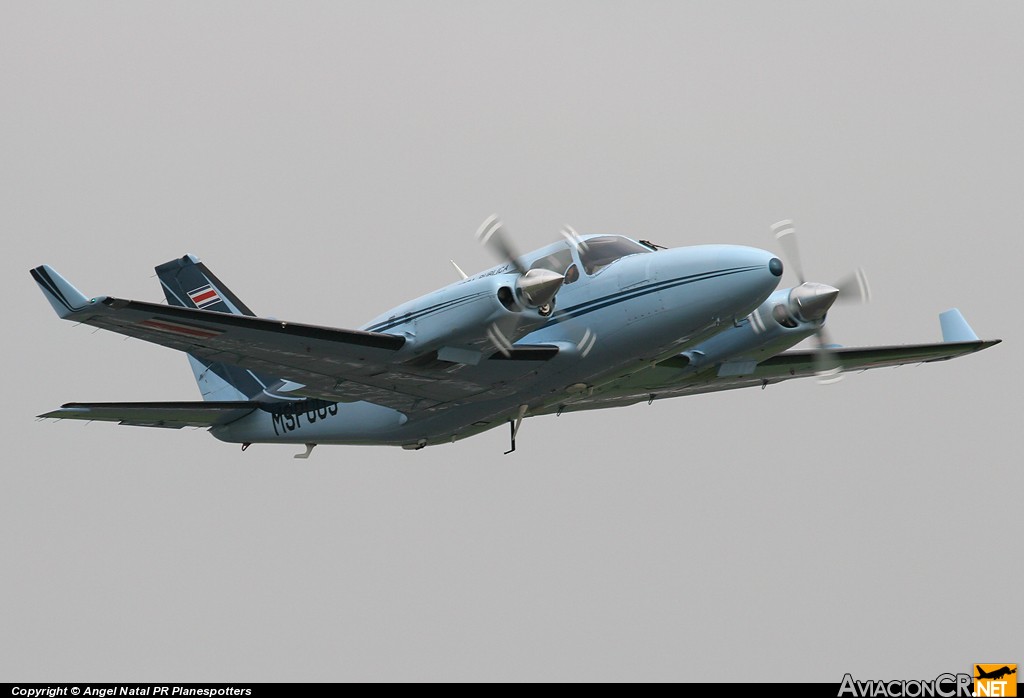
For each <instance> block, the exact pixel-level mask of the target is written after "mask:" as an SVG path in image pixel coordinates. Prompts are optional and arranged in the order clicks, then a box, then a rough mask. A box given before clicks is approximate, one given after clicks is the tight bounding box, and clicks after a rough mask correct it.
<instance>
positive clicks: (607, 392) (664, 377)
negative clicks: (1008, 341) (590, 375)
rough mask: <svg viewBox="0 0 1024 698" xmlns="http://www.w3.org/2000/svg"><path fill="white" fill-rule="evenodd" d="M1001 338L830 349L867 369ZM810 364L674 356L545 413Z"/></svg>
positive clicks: (843, 362)
mask: <svg viewBox="0 0 1024 698" xmlns="http://www.w3.org/2000/svg"><path fill="white" fill-rule="evenodd" d="M1000 341H1001V340H998V339H995V340H988V341H980V340H976V341H965V342H940V343H937V344H910V345H903V346H891V347H864V348H857V347H849V348H839V349H833V352H834V354H835V360H836V361H837V362H838V363H839V365H840V366H841V367H842V369H843V371H866V370H868V369H872V368H883V367H886V366H900V365H903V364H917V363H930V362H932V361H946V360H948V359H954V358H956V357H958V356H965V355H967V354H973V353H974V352H977V351H981V350H983V349H987V348H989V347H991V346H994V345H996V344H999V342H1000ZM815 368H816V366H815V362H814V352H813V351H790V352H784V353H782V354H778V355H776V356H773V357H771V358H769V359H766V360H764V361H762V362H761V363H759V364H757V366H756V367H755V368H754V370H753V371H752V372H751V373H748V374H746V375H742V376H721V377H720V376H718V367H717V366H713V367H710V368H707V369H705V370H703V371H700V372H697V373H694V372H693V371H692V369H689V370H688V369H687V362H686V360H685V359H681V358H679V357H673V358H671V359H668V360H666V361H663V362H661V363H659V364H658V365H657V366H655V367H653V368H651V369H648V370H646V371H642V372H640V373H637V374H634V375H632V376H628V377H626V378H623V379H620V380H618V381H615V382H613V383H609V384H608V385H605V386H601V387H599V388H597V389H595V390H594V392H593V394H591V395H584V396H582V397H580V398H578V399H576V400H574V401H572V402H566V403H565V404H561V405H553V406H551V407H550V408H548V409H546V410H544V412H556V411H573V410H594V409H601V408H604V407H620V406H624V405H632V404H635V403H637V402H641V401H648V400H660V399H662V398H669V397H681V396H683V395H698V394H700V393H711V392H716V391H720V390H734V389H736V388H750V387H753V386H762V387H763V386H767V385H771V384H773V383H781V382H782V381H787V380H791V379H793V378H807V377H810V376H814V375H815Z"/></svg>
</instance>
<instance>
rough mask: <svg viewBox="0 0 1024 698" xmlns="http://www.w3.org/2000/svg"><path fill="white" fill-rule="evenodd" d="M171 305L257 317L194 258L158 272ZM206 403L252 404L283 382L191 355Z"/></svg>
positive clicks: (177, 261)
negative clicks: (245, 402) (242, 402)
mask: <svg viewBox="0 0 1024 698" xmlns="http://www.w3.org/2000/svg"><path fill="white" fill-rule="evenodd" d="M156 274H157V276H158V277H159V278H160V285H161V286H162V287H163V289H164V295H165V296H166V297H167V303H168V304H169V305H176V306H179V307H183V308H198V309H199V310H210V311H213V312H218V313H230V314H232V315H249V316H251V317H255V316H256V314H255V313H254V312H252V311H251V310H250V309H249V307H248V306H247V305H246V304H245V303H243V302H242V300H241V299H240V298H239V297H238V296H236V295H235V294H234V293H232V292H231V290H230V289H229V288H228V287H227V286H225V285H224V284H223V282H221V280H220V279H218V278H217V277H216V276H214V275H213V272H211V271H210V270H209V269H207V268H206V265H205V264H203V263H202V262H200V261H199V260H198V259H197V258H196V257H194V256H193V255H190V254H188V255H185V256H184V257H181V258H180V259H173V260H171V261H170V262H166V263H164V264H161V265H160V266H158V267H157V268H156ZM188 360H189V363H190V364H191V365H192V372H193V373H194V374H195V377H196V383H198V384H199V392H200V393H202V396H203V400H207V401H212V402H225V401H235V400H252V399H254V398H256V397H257V396H258V395H260V394H262V393H263V391H264V390H265V389H266V388H267V387H268V386H270V385H272V384H274V383H278V382H279V380H278V379H277V378H274V377H272V376H266V375H263V374H260V373H257V372H255V371H249V370H247V369H244V368H240V367H238V366H233V365H231V364H225V363H220V362H212V361H206V360H205V359H201V358H199V357H197V356H193V355H192V354H189V355H188Z"/></svg>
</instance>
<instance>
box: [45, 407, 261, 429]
mask: <svg viewBox="0 0 1024 698" xmlns="http://www.w3.org/2000/svg"><path fill="white" fill-rule="evenodd" d="M258 406H259V403H256V402H245V401H239V402H69V403H67V404H66V405H62V406H61V408H60V409H58V410H53V411H52V412H47V413H46V414H41V415H39V416H40V417H45V418H48V419H84V420H87V421H93V420H96V421H101V422H118V423H119V424H125V425H128V426H137V427H163V428H166V429H181V428H182V427H215V426H219V425H221V424H227V423H229V422H233V421H235V420H236V419H240V418H242V417H244V416H245V415H247V414H249V413H250V412H252V411H253V410H254V409H256V408H257V407H258Z"/></svg>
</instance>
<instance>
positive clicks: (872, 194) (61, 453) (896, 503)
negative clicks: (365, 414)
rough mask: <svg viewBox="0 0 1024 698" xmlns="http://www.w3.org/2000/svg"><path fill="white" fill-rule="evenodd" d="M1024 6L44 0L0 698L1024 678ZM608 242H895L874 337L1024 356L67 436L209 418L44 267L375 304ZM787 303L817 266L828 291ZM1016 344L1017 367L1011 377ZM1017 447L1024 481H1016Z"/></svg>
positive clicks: (17, 166) (882, 272) (280, 312)
mask: <svg viewBox="0 0 1024 698" xmlns="http://www.w3.org/2000/svg"><path fill="white" fill-rule="evenodd" d="M1022 29H1024V5H1021V4H1020V3H1015V2H1005V3H993V2H989V3H984V2H981V3H936V2H913V3H912V2H899V3H893V2H874V3H871V2H858V3H853V2H850V3H826V2H782V3H755V2H745V3H736V2H715V3H710V2H707V3H692V2H674V3H661V2H642V3H607V2H579V3H572V2H562V3H501V4H495V3H481V2H465V3H454V2H431V3H397V2H390V3H354V2H350V3H254V2H238V3H230V2H219V3H213V4H211V3H157V2H123V3H117V2H106V3H57V4H53V3H42V2H31V3H29V2H9V1H8V2H3V3H2V4H0V94H2V96H3V97H2V99H3V102H2V104H3V106H2V108H0V216H2V226H3V230H4V236H5V238H4V239H5V240H6V242H7V244H6V247H5V253H4V255H3V256H2V259H0V264H2V266H3V278H4V279H5V281H4V285H3V289H4V293H5V295H6V297H7V298H8V299H9V300H11V301H12V302H11V303H9V304H8V305H9V309H8V318H7V319H8V323H7V334H6V337H7V339H6V341H5V342H4V349H3V351H4V359H5V363H6V365H7V367H8V373H9V375H8V377H7V384H8V387H10V388H11V390H10V391H8V395H9V397H8V399H7V401H6V406H5V407H4V408H3V420H2V424H3V427H2V428H3V436H4V441H5V444H6V453H7V455H6V457H5V458H4V467H3V468H0V491H2V492H4V494H5V504H4V506H3V507H2V508H0V555H2V559H3V560H4V562H5V573H4V574H3V575H2V577H0V590H2V593H0V604H2V606H0V617H2V618H3V622H2V623H0V679H3V680H18V681H62V680H64V681H67V680H76V681H87V680H93V681H97V680H178V681H209V680H234V681H241V680H252V681H271V680H278V681H280V680H346V679H414V680H415V679H461V680H468V679H537V680H540V679H662V680H693V679H704V680H712V679H722V678H725V677H729V678H730V679H741V680H748V681H758V680H785V679H790V680H792V679H799V680H816V681H829V682H838V681H839V680H840V679H841V678H842V675H843V673H844V672H852V673H853V674H854V675H855V676H856V677H857V678H931V677H934V676H935V675H936V674H938V673H940V672H943V671H967V670H969V667H970V665H971V664H972V663H974V662H1021V661H1024V651H1022V649H1024V646H1022V643H1021V641H1020V634H1019V630H1018V627H1019V623H1015V622H1013V621H1012V619H1013V618H1017V617H1018V614H1016V612H1015V611H1013V610H1010V611H1007V610H1006V609H1016V608H1017V607H1018V606H1019V603H1020V594H1019V579H1020V572H1021V563H1020V562H1019V553H1020V541H1021V528H1022V518H1021V513H1020V508H1019V506H1016V505H1014V504H1013V502H1017V501H1019V499H1020V493H1021V491H1022V488H1024V474H1022V471H1021V468H1020V448H1019V440H1018V439H1017V438H1016V437H1017V436H1018V435H1019V431H1018V430H1019V429H1020V418H1021V414H1022V404H1021V402H1022V398H1021V395H1022V388H1024V385H1022V379H1021V377H1020V372H1019V371H1017V370H1012V369H1014V366H1013V363H1012V362H1011V360H1010V359H1011V357H1014V356H1019V346H1020V342H1021V341H1022V339H1024V337H1022V335H1024V331H1022V329H1024V328H1022V322H1021V317H1020V312H1019V311H1020V308H1019V299H1020V296H1021V294H1020V290H1019V287H1018V283H1017V282H1018V280H1019V278H1020V269H1019V264H1020V255H1021V252H1022V246H1021V242H1020V240H1021V233H1022V228H1024V213H1022V206H1024V204H1022V202H1024V136H1022V129H1021V124H1022V123H1024V90H1022V87H1024V85H1022V80H1021V66H1024V42H1022V41H1021V35H1022ZM492 212H499V213H501V214H502V215H503V217H504V218H505V220H506V222H507V223H508V226H509V228H510V229H511V230H512V231H513V232H514V233H516V235H517V239H518V240H519V242H520V244H521V246H522V247H523V248H524V249H526V248H530V247H535V246H540V245H541V244H545V243H547V242H550V241H552V240H553V239H555V237H556V235H557V231H558V229H559V227H560V226H561V225H562V224H564V223H570V224H572V225H573V226H574V227H575V228H576V229H577V230H579V231H580V232H581V233H592V232H621V233H627V234H632V235H635V236H637V237H645V238H650V239H652V240H655V241H657V242H659V243H661V244H664V245H670V246H678V245H686V244H693V243H703V242H732V243H739V244H747V245H756V246H761V247H766V248H772V244H773V241H772V239H771V237H770V234H769V230H768V226H769V224H771V223H772V222H774V221H776V220H778V219H780V218H794V219H795V220H796V222H797V226H798V229H799V231H800V234H801V245H802V248H803V253H804V266H805V268H806V269H807V271H808V274H809V275H810V276H811V277H812V278H814V279H817V280H820V281H826V282H827V281H832V280H834V279H836V278H838V277H840V276H842V275H843V274H845V273H846V272H847V271H849V270H850V269H852V268H854V267H855V266H857V265H863V266H864V267H865V268H866V269H867V271H868V273H869V276H870V279H871V282H872V289H873V292H874V296H875V302H874V303H872V304H871V305H869V306H866V307H863V308H845V307H844V308H842V309H841V310H839V309H837V311H836V312H833V313H832V314H831V315H830V330H831V334H832V336H833V338H834V339H835V340H836V341H838V342H841V343H844V344H847V345H867V344H894V343H909V342H917V341H931V340H936V339H938V336H939V330H938V321H937V314H938V313H939V312H941V311H943V310H945V309H947V308H949V307H952V306H958V307H959V308H961V310H962V311H963V312H964V314H965V315H966V316H967V318H968V320H969V321H970V322H971V324H972V325H973V326H974V328H975V330H976V331H977V332H978V333H979V334H980V335H982V336H983V337H986V338H995V337H1001V338H1003V339H1004V340H1005V342H1004V344H1003V345H1001V346H999V347H997V348H995V349H992V350H989V351H987V352H984V353H983V354H979V355H976V356H971V357H967V358H964V359H960V360H956V361H953V362H950V363H944V364H932V365H928V366H923V367H904V368H900V369H892V370H882V371H873V372H869V373H865V374H861V375H856V376H851V377H848V378H847V380H845V381H843V382H842V383H840V384H838V385H835V386H831V387H822V386H818V385H816V384H815V383H814V382H813V381H803V382H793V383H788V384H784V385H780V386H774V387H772V388H770V389H768V390H766V391H759V390H747V391H736V392H733V393H731V394H723V395H711V396H703V397H693V398H682V399H677V400H672V401H664V402H661V403H657V404H655V405H654V406H651V407H648V406H646V405H643V406H636V407H632V408H625V409H619V410H609V411H604V412H598V413H591V414H578V415H569V414H567V415H563V416H562V417H559V418H554V417H547V418H542V419H534V420H528V421H527V422H526V423H525V424H524V426H523V429H522V431H521V433H520V439H519V450H518V451H517V453H516V454H515V456H509V457H503V456H502V455H501V452H502V450H504V448H505V447H506V440H507V433H506V431H505V430H495V431H492V432H488V433H487V434H484V435H482V436H479V437H476V438H474V439H471V440H469V441H465V442H461V443H459V444H456V445H453V446H443V447H435V448H428V449H426V450H424V451H420V452H416V453H409V452H404V451H401V450H397V449H388V448H355V447H352V448H348V447H321V448H319V449H317V451H316V452H315V453H314V455H313V457H312V458H311V459H310V460H309V461H307V462H305V463H302V462H300V461H294V460H292V458H291V456H292V454H293V453H294V452H297V451H298V450H299V449H297V448H296V447H293V446H282V447H277V446H258V445H257V446H254V447H252V448H251V449H249V450H248V451H247V452H246V453H244V454H243V453H241V452H240V451H239V449H238V447H237V446H232V445H227V444H221V443H220V442H217V441H215V440H214V439H212V438H211V437H210V436H209V435H207V434H205V433H204V432H203V431H181V432H175V431H163V430H150V429H133V428H128V427H116V426H113V425H107V424H92V425H89V426H85V425H82V424H72V423H62V424H54V423H36V422H34V421H33V416H34V415H35V414H38V413H39V412H42V411H45V410H48V409H51V408H53V407H56V406H58V405H59V404H61V403H62V402H66V401H70V400H161V399H182V400H188V399H198V391H197V389H196V387H195V384H194V382H193V380H192V377H191V373H190V371H189V369H188V365H187V362H186V360H185V358H184V357H183V356H181V355H179V354H176V353H175V352H173V351H170V350H167V349H163V348H160V347H155V346H150V345H146V344H143V343H141V342H137V341H124V340H123V338H121V337H120V336H116V335H112V334H108V333H103V332H97V333H95V334H93V333H92V329H90V328H84V327H78V328H75V327H73V326H72V325H71V324H70V323H67V322H61V321H58V320H57V318H56V316H55V315H54V314H53V312H52V311H51V309H50V307H49V305H48V304H47V303H46V302H45V300H44V298H43V297H42V295H41V294H40V293H39V291H38V289H37V288H36V286H35V284H34V283H32V281H31V279H30V277H29V275H28V273H27V272H28V269H29V268H30V267H32V266H35V265H37V264H41V263H44V262H46V263H49V264H51V265H53V266H54V267H55V268H57V269H58V270H60V271H61V272H62V273H63V274H64V275H66V276H67V277H68V278H70V279H71V280H72V281H73V282H74V283H76V284H77V285H78V286H79V287H80V288H81V289H82V290H83V291H84V292H85V293H87V294H90V295H98V294H103V293H109V294H116V295H119V296H126V297H132V298H136V299H140V300H158V299H160V298H161V293H160V291H159V288H158V285H157V282H156V279H155V278H153V276H152V275H153V271H152V268H153V266H154V265H155V264H158V263H161V262H164V261H166V260H168V259H171V258H173V257H175V256H179V255H181V254H184V253H185V252H193V253H195V254H197V255H199V256H200V257H201V258H202V259H203V260H204V261H205V262H206V263H207V264H208V265H209V266H210V267H211V269H213V270H214V272H215V273H216V274H217V275H219V276H220V277H221V278H222V279H223V280H224V281H225V282H226V283H227V284H229V285H230V286H231V288H232V290H234V291H235V292H236V293H238V295H239V296H241V297H242V298H243V299H244V300H245V301H246V303H248V304H249V305H250V306H251V307H253V308H254V309H255V310H256V311H257V312H259V313H261V314H265V315H271V316H276V317H281V318H287V319H289V320H293V321H306V322H314V323H319V324H327V325H335V326H340V327H353V326H356V325H358V324H360V323H361V322H363V321H365V320H367V319H369V318H370V317H371V316H373V315H375V314H376V313H377V312H379V311H382V310H384V309H386V308H388V307H390V306H392V305H395V304H397V303H399V302H400V301H402V300H405V299H408V298H411V297H413V296H416V295H419V294H421V293H424V292H427V291H429V290H432V289H434V288H436V287H439V286H442V285H444V284H447V283H449V282H450V281H453V280H454V278H455V277H454V272H453V270H452V269H451V267H450V265H449V264H448V259H449V257H454V258H455V260H456V261H457V262H459V264H460V265H461V266H462V267H463V268H464V269H466V270H467V271H470V270H471V269H480V268H483V267H485V266H490V264H492V260H491V258H490V257H488V256H487V255H486V252H485V251H484V250H481V249H479V248H478V247H477V245H476V243H475V241H474V240H473V237H472V235H473V232H474V231H475V229H476V227H477V225H479V223H480V222H481V221H482V220H483V219H484V218H485V217H486V216H487V215H488V214H490V213H492ZM785 280H786V281H787V282H791V281H792V278H791V277H790V276H788V275H787V277H786V278H785ZM1007 367H1010V368H1011V370H1007ZM1014 463H1016V464H1017V465H1013V464H1014Z"/></svg>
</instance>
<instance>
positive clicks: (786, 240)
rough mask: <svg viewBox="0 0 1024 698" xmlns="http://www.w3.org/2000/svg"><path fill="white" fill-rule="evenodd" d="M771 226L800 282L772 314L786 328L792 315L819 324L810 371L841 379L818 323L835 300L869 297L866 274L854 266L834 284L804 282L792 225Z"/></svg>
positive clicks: (827, 379) (822, 377)
mask: <svg viewBox="0 0 1024 698" xmlns="http://www.w3.org/2000/svg"><path fill="white" fill-rule="evenodd" d="M771 228H772V232H774V233H775V239H776V240H778V242H779V246H780V247H782V251H783V256H785V257H786V264H787V265H788V266H789V268H790V269H791V270H792V271H793V273H794V274H796V277H797V280H798V281H799V282H800V285H799V286H796V287H794V288H793V290H792V291H790V293H789V300H788V303H787V304H785V305H782V304H780V305H777V306H775V308H774V309H773V310H772V315H773V316H774V317H775V319H776V320H778V321H779V323H780V324H782V325H786V326H788V327H796V326H797V323H796V320H795V318H799V319H800V320H803V321H804V322H817V323H819V324H818V327H817V328H816V329H815V330H814V343H815V352H816V353H815V371H814V372H815V374H816V375H817V376H818V382H819V383H835V382H837V381H839V380H841V379H842V375H841V371H842V367H841V366H840V365H839V362H838V361H836V358H835V353H834V352H833V351H832V347H833V346H834V345H833V344H832V342H831V341H830V340H829V338H828V334H827V333H826V331H825V327H824V325H822V324H821V323H822V321H823V320H824V319H825V315H826V313H828V311H829V308H831V307H832V305H833V304H834V303H836V302H842V303H866V302H867V301H868V300H870V299H871V290H870V288H869V286H868V280H867V276H866V275H865V274H864V270H863V269H857V270H856V271H855V272H854V273H853V274H851V275H849V276H847V277H844V278H843V280H842V281H840V282H839V283H837V284H836V285H835V286H829V285H827V284H821V283H816V282H813V281H807V278H806V277H805V276H804V269H803V263H802V261H801V259H800V247H799V245H798V244H797V238H796V228H795V227H794V226H793V221H791V220H783V221H779V222H778V223H775V224H773V225H772V226H771Z"/></svg>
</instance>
